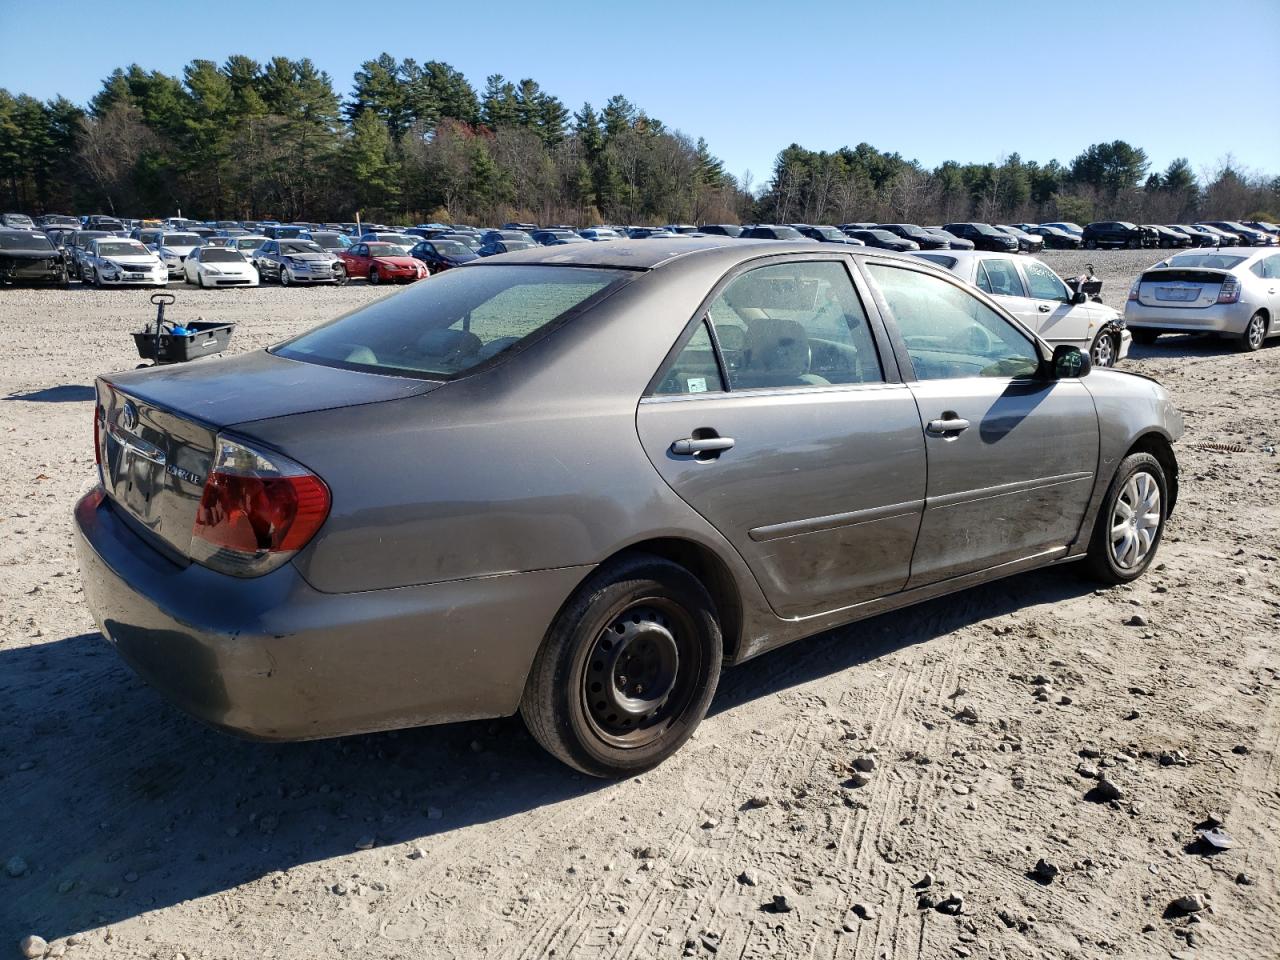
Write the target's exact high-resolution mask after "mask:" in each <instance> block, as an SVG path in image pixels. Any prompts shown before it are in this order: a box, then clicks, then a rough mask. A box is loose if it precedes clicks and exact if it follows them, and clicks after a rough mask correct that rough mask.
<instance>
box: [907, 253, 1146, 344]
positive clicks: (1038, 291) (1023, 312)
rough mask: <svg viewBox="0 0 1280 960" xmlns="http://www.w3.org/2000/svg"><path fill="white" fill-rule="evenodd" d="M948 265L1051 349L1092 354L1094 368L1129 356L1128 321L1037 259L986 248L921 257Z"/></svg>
mask: <svg viewBox="0 0 1280 960" xmlns="http://www.w3.org/2000/svg"><path fill="white" fill-rule="evenodd" d="M916 256H918V257H920V258H921V259H924V260H929V261H931V262H933V263H936V264H938V266H940V267H946V269H948V270H950V271H951V272H952V273H954V274H956V275H957V276H959V277H961V278H963V279H964V280H967V281H968V282H969V283H971V284H973V285H974V286H975V287H977V288H978V289H979V290H982V291H983V292H985V293H986V294H988V295H989V296H990V297H991V299H993V300H995V301H996V302H997V303H999V304H1000V305H1001V306H1002V307H1004V308H1005V309H1006V310H1008V311H1009V312H1010V313H1012V314H1013V315H1014V316H1015V317H1017V318H1018V319H1019V320H1021V321H1022V322H1023V323H1024V324H1026V325H1027V326H1028V327H1030V328H1031V329H1032V330H1034V331H1035V332H1036V333H1037V334H1038V335H1039V336H1040V339H1042V340H1044V341H1045V342H1046V343H1048V344H1049V345H1050V346H1051V347H1057V346H1058V345H1060V344H1067V345H1069V346H1072V347H1076V348H1078V349H1079V350H1080V351H1081V352H1087V353H1088V354H1089V358H1090V359H1091V360H1092V361H1093V364H1094V366H1098V367H1113V366H1115V364H1116V361H1118V360H1123V359H1124V358H1125V357H1127V356H1128V355H1129V347H1130V345H1131V344H1132V343H1133V336H1132V334H1130V333H1129V331H1128V330H1127V329H1125V322H1124V318H1122V317H1121V316H1120V314H1119V313H1117V312H1116V311H1115V310H1112V309H1111V308H1110V307H1108V306H1106V305H1104V304H1101V303H1097V302H1094V301H1093V300H1091V299H1090V297H1089V295H1088V293H1087V292H1085V291H1083V290H1079V289H1071V288H1069V287H1068V286H1067V285H1066V284H1065V283H1064V282H1063V281H1062V278H1061V277H1059V276H1058V275H1057V274H1056V273H1054V272H1053V271H1052V270H1050V269H1049V268H1048V267H1047V266H1045V265H1044V264H1043V263H1041V262H1040V261H1039V260H1037V259H1036V258H1035V257H1028V256H1023V255H1020V254H1013V253H993V252H989V251H985V250H973V251H968V250H948V251H945V252H944V251H941V250H939V251H927V252H922V253H918V254H916Z"/></svg>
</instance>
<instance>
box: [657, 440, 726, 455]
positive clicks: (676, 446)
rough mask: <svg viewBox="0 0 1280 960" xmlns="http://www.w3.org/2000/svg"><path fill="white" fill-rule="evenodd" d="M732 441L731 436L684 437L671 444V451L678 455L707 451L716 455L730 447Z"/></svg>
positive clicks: (706, 452) (705, 452)
mask: <svg viewBox="0 0 1280 960" xmlns="http://www.w3.org/2000/svg"><path fill="white" fill-rule="evenodd" d="M733 443H734V441H733V437H685V438H684V439H683V440H676V441H675V442H674V443H672V444H671V452H672V453H674V454H675V455H676V456H680V457H688V456H695V457H696V456H698V455H699V454H708V453H709V454H716V455H718V454H721V453H723V452H724V451H726V450H728V449H730V448H731V447H732V446H733Z"/></svg>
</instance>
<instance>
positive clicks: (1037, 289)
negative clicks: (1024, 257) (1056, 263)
mask: <svg viewBox="0 0 1280 960" xmlns="http://www.w3.org/2000/svg"><path fill="white" fill-rule="evenodd" d="M1022 269H1023V270H1024V271H1025V272H1026V274H1027V287H1028V288H1029V289H1030V291H1031V296H1033V297H1035V298H1036V299H1037V300H1061V301H1062V302H1063V303H1066V302H1067V301H1069V300H1070V299H1071V297H1070V295H1069V294H1068V293H1067V285H1066V284H1065V283H1063V282H1062V279H1061V278H1060V277H1059V276H1058V275H1057V274H1056V273H1054V272H1053V271H1052V270H1050V269H1049V268H1048V267H1046V266H1045V265H1044V264H1043V263H1040V262H1038V261H1036V260H1028V261H1026V262H1024V263H1023V265H1022Z"/></svg>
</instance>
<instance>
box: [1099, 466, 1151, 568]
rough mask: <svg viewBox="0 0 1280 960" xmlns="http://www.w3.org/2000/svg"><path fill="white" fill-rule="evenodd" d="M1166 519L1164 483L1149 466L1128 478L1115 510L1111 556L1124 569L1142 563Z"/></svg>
mask: <svg viewBox="0 0 1280 960" xmlns="http://www.w3.org/2000/svg"><path fill="white" fill-rule="evenodd" d="M1161 519H1162V516H1161V509H1160V484H1159V483H1158V482H1157V481H1156V478H1155V477H1154V476H1152V475H1151V474H1150V473H1148V472H1146V471H1145V470H1139V471H1137V472H1136V473H1134V474H1133V476H1131V477H1130V478H1129V479H1128V480H1126V481H1125V484H1124V487H1123V488H1122V489H1121V491H1120V495H1119V496H1118V497H1116V503H1115V506H1114V507H1113V508H1112V510H1111V557H1112V559H1113V560H1115V563H1116V566H1117V567H1119V568H1120V569H1122V570H1132V569H1133V568H1135V567H1138V566H1141V565H1142V562H1143V561H1144V560H1146V559H1147V555H1148V554H1149V553H1151V548H1152V546H1153V545H1154V544H1155V541H1156V536H1157V534H1158V533H1159V532H1160V521H1161Z"/></svg>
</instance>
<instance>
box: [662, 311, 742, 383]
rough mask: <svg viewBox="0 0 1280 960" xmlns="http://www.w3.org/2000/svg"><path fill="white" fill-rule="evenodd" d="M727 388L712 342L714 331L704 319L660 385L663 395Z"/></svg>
mask: <svg viewBox="0 0 1280 960" xmlns="http://www.w3.org/2000/svg"><path fill="white" fill-rule="evenodd" d="M723 390H724V380H723V379H722V378H721V376H720V365H719V364H718V363H716V352H715V348H714V347H713V346H712V345H711V333H710V331H709V330H708V329H707V323H706V321H705V320H704V321H703V322H702V323H700V324H698V326H697V329H696V330H694V333H693V336H692V337H690V338H689V342H688V343H686V344H685V345H684V349H683V350H681V351H680V353H679V354H678V355H677V356H676V359H675V361H674V362H673V363H672V364H671V366H670V367H669V368H668V370H667V372H666V374H665V375H664V376H663V378H662V381H661V382H660V383H659V384H658V387H657V389H655V390H654V391H653V392H654V393H656V394H659V395H665V396H671V395H674V394H686V393H719V392H721V391H723Z"/></svg>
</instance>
